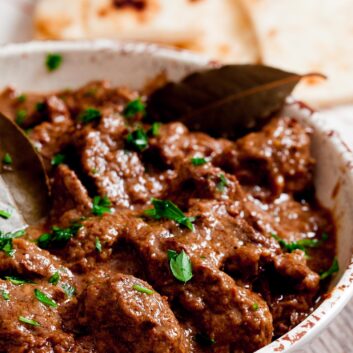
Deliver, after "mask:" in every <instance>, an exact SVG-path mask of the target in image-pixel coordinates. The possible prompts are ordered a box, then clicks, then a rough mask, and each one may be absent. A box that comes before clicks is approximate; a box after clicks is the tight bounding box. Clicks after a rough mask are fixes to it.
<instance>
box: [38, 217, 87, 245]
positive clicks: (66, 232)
mask: <svg viewBox="0 0 353 353" xmlns="http://www.w3.org/2000/svg"><path fill="white" fill-rule="evenodd" d="M81 227H82V224H79V223H76V224H73V225H72V226H71V227H69V228H60V227H56V226H54V227H52V232H51V233H44V234H42V235H41V236H40V237H39V238H38V239H37V244H38V246H39V247H40V248H42V249H48V248H50V247H56V246H59V247H61V246H65V245H66V243H67V242H68V241H69V240H70V239H71V238H72V237H74V236H75V235H76V234H77V232H78V231H79V229H80V228H81Z"/></svg>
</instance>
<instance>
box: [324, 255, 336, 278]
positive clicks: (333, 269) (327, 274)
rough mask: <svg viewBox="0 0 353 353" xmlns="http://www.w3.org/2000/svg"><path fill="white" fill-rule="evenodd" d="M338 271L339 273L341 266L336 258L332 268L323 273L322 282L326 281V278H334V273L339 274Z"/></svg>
mask: <svg viewBox="0 0 353 353" xmlns="http://www.w3.org/2000/svg"><path fill="white" fill-rule="evenodd" d="M338 271H339V264H338V260H337V258H336V257H335V258H334V259H333V262H332V265H331V267H330V268H329V269H328V270H327V271H325V272H322V273H321V274H320V279H321V280H324V279H326V278H328V277H330V276H332V275H333V274H334V273H336V272H338Z"/></svg>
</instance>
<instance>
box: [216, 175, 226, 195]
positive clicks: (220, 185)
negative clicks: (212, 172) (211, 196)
mask: <svg viewBox="0 0 353 353" xmlns="http://www.w3.org/2000/svg"><path fill="white" fill-rule="evenodd" d="M218 177H219V182H218V183H217V186H216V187H217V190H219V191H221V192H223V191H224V190H225V188H226V187H227V186H228V180H227V179H226V177H225V176H224V174H220V175H219V176H218Z"/></svg>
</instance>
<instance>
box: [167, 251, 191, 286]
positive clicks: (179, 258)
mask: <svg viewBox="0 0 353 353" xmlns="http://www.w3.org/2000/svg"><path fill="white" fill-rule="evenodd" d="M169 256H171V258H170V260H169V266H170V269H171V271H172V273H173V276H174V277H175V278H176V279H177V280H179V281H181V282H184V283H186V282H188V281H190V280H191V278H192V265H191V261H190V258H189V256H188V255H187V254H186V252H185V251H184V250H182V251H181V253H180V254H177V253H175V254H174V255H173V256H172V253H171V251H169V252H168V257H169Z"/></svg>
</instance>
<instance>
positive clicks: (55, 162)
mask: <svg viewBox="0 0 353 353" xmlns="http://www.w3.org/2000/svg"><path fill="white" fill-rule="evenodd" d="M65 159H66V156H65V155H64V154H62V153H58V154H56V155H55V156H54V157H53V158H52V160H51V165H52V166H58V165H59V164H62V163H64V162H65Z"/></svg>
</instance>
